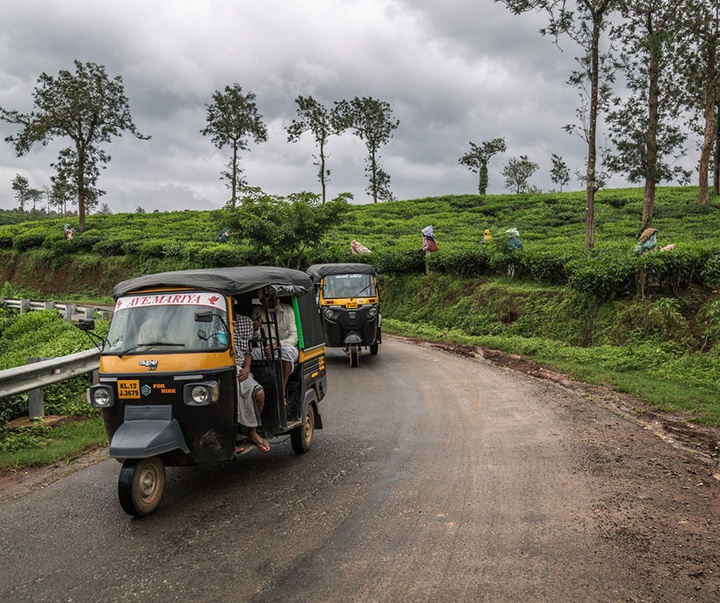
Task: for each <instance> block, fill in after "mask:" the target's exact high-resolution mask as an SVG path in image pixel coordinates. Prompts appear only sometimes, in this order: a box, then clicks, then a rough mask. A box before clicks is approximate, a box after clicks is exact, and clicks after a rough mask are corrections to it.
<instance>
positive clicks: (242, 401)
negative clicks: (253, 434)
mask: <svg viewBox="0 0 720 603" xmlns="http://www.w3.org/2000/svg"><path fill="white" fill-rule="evenodd" d="M260 389H262V386H261V385H260V384H259V383H258V382H257V381H255V379H254V378H253V376H252V373H250V375H248V378H247V379H245V381H239V382H238V400H237V407H238V423H240V425H244V426H245V427H258V426H259V425H261V424H262V422H261V420H260V412H259V411H258V407H257V401H256V397H257V392H258V391H259V390H260Z"/></svg>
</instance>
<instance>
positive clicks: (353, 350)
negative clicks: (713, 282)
mask: <svg viewBox="0 0 720 603" xmlns="http://www.w3.org/2000/svg"><path fill="white" fill-rule="evenodd" d="M359 359H360V346H359V345H358V344H357V343H351V344H350V366H352V367H353V368H355V367H356V366H357V365H358V363H359Z"/></svg>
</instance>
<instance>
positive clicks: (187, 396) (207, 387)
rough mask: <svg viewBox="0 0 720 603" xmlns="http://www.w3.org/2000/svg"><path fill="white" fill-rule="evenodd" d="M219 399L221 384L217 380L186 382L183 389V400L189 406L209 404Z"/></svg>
mask: <svg viewBox="0 0 720 603" xmlns="http://www.w3.org/2000/svg"><path fill="white" fill-rule="evenodd" d="M219 399H220V385H219V384H218V382H217V381H203V382H202V383H186V384H185V387H184V389H183V400H184V401H185V404H187V405H188V406H207V405H208V404H214V403H215V402H217V401H218V400H219Z"/></svg>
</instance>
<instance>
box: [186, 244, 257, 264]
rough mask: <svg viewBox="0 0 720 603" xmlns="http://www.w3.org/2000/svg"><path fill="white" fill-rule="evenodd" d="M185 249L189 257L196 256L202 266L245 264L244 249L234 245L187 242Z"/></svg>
mask: <svg viewBox="0 0 720 603" xmlns="http://www.w3.org/2000/svg"><path fill="white" fill-rule="evenodd" d="M185 251H186V253H187V254H188V256H189V257H194V258H196V259H197V262H198V263H199V264H200V266H202V267H203V268H222V267H225V266H245V265H247V255H246V250H243V249H242V248H240V247H238V246H236V245H229V244H227V243H223V244H220V243H215V244H209V245H205V244H202V243H188V244H187V245H186V247H185Z"/></svg>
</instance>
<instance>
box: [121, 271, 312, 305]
mask: <svg viewBox="0 0 720 603" xmlns="http://www.w3.org/2000/svg"><path fill="white" fill-rule="evenodd" d="M174 287H178V288H183V289H185V288H188V289H203V290H205V291H215V292H217V293H222V294H223V295H241V294H243V293H250V292H251V291H255V290H257V289H262V288H265V287H272V288H273V289H274V291H275V293H276V294H277V295H278V296H286V295H303V294H304V293H307V292H308V291H310V289H311V287H312V281H311V280H310V277H309V276H308V275H307V274H306V273H305V272H301V271H300V270H293V269H292V268H280V267H277V266H237V267H232V268H208V269H196V270H176V271H172V272H159V273H157V274H147V275H145V276H138V277H135V278H131V279H128V280H125V281H122V282H120V283H118V284H117V285H115V287H114V288H113V297H114V298H115V299H117V298H119V297H122V296H123V295H127V294H128V293H133V292H136V291H137V292H139V291H146V290H151V289H164V288H174Z"/></svg>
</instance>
